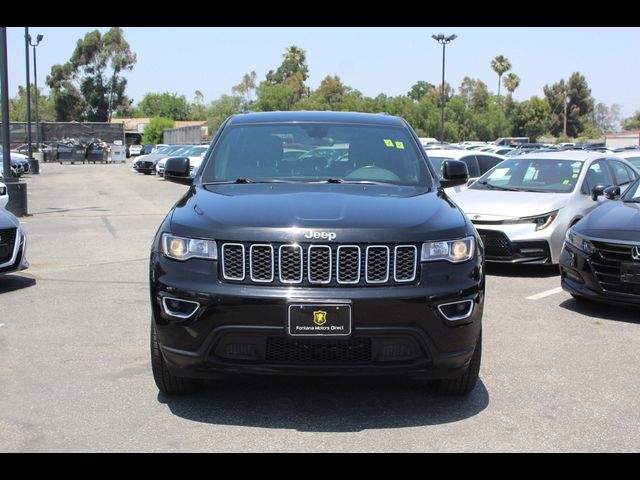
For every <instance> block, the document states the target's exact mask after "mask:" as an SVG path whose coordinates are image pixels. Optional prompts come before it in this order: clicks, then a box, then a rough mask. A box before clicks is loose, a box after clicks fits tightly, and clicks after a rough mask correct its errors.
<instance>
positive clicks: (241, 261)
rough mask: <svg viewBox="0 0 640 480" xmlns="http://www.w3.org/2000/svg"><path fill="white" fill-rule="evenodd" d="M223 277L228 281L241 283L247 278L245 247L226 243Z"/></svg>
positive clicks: (223, 258)
mask: <svg viewBox="0 0 640 480" xmlns="http://www.w3.org/2000/svg"><path fill="white" fill-rule="evenodd" d="M221 250H222V276H223V277H224V278H225V279H226V280H235V281H238V282H241V281H242V280H244V277H245V255H244V245H243V244H241V243H225V244H223V245H222V248H221Z"/></svg>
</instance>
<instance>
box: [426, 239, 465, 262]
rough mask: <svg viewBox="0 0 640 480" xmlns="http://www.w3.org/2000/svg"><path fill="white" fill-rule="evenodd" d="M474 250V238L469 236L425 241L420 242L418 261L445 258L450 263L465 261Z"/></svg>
mask: <svg viewBox="0 0 640 480" xmlns="http://www.w3.org/2000/svg"><path fill="white" fill-rule="evenodd" d="M475 250H476V240H475V238H474V237H471V236H469V237H465V238H461V239H458V240H446V241H440V242H426V243H423V244H422V253H421V256H420V261H422V262H431V261H435V260H446V261H448V262H451V263H460V262H466V261H467V260H469V259H470V258H472V257H473V255H474V254H475Z"/></svg>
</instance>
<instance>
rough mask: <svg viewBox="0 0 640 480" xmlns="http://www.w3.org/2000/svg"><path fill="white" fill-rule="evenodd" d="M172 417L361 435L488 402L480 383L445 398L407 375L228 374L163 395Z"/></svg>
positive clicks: (462, 414) (447, 416)
mask: <svg viewBox="0 0 640 480" xmlns="http://www.w3.org/2000/svg"><path fill="white" fill-rule="evenodd" d="M158 400H159V401H160V402H161V403H164V404H166V405H167V406H168V407H169V409H170V410H171V412H172V413H173V414H174V415H177V416H179V417H182V418H186V419H188V420H193V421H195V422H203V423H211V424H216V425H238V426H247V427H258V428H284V429H292V430H297V431H302V432H360V431H363V430H370V429H381V428H402V427H416V426H424V425H438V424H444V423H451V422H456V421H460V420H463V419H465V418H469V417H472V416H474V415H477V414H478V413H480V412H481V411H482V410H484V409H485V408H486V407H487V405H488V404H489V392H488V391H487V389H486V388H485V386H484V384H483V383H482V381H481V380H479V381H478V384H477V385H476V387H475V389H474V390H473V392H471V394H469V395H468V396H467V397H451V396H440V395H437V394H436V393H434V392H432V391H431V390H430V389H428V388H427V386H426V383H425V382H424V381H419V380H415V379H411V378H407V377H385V376H381V377H279V376H278V377H275V376H249V375H246V376H245V375H237V376H230V377H227V378H224V379H221V380H217V381H214V382H211V383H207V387H206V388H205V389H204V390H203V391H202V392H200V393H198V394H195V395H192V396H182V397H178V396H173V397H169V396H167V395H164V394H162V393H160V394H158Z"/></svg>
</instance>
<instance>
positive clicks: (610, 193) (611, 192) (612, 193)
mask: <svg viewBox="0 0 640 480" xmlns="http://www.w3.org/2000/svg"><path fill="white" fill-rule="evenodd" d="M603 193H604V196H605V197H606V198H607V200H615V199H616V198H618V197H619V196H620V187H619V186H617V185H611V186H610V187H607V188H605V189H604V191H603Z"/></svg>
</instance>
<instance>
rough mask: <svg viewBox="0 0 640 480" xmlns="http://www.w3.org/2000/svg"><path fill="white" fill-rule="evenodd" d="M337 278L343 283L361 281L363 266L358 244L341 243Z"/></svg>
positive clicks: (349, 283) (338, 254) (351, 283)
mask: <svg viewBox="0 0 640 480" xmlns="http://www.w3.org/2000/svg"><path fill="white" fill-rule="evenodd" d="M336 256H337V262H338V263H337V265H336V280H337V281H338V283H340V284H342V285H354V284H356V283H358V282H360V268H361V267H362V261H361V258H360V257H361V254H360V247H359V246H358V245H340V246H339V247H338V253H337V255H336Z"/></svg>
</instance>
